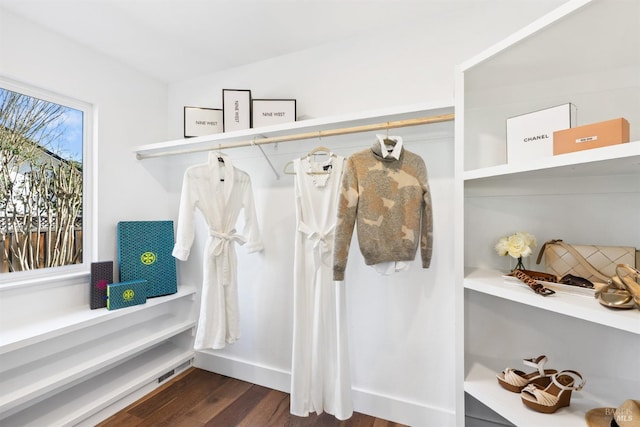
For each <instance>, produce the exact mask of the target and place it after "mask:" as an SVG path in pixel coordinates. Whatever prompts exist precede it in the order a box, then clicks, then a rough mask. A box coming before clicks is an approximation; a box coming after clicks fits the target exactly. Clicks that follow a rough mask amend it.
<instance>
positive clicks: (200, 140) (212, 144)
mask: <svg viewBox="0 0 640 427" xmlns="http://www.w3.org/2000/svg"><path fill="white" fill-rule="evenodd" d="M452 112H453V100H446V101H444V102H430V103H421V104H415V105H409V106H401V107H394V108H387V109H382V110H374V111H364V112H360V113H356V114H347V115H340V116H331V117H324V118H319V119H309V120H301V121H297V122H292V123H285V124H281V125H275V126H269V127H262V128H252V129H245V130H240V131H235V132H228V133H219V134H214V135H207V136H199V137H195V138H185V139H177V140H173V141H166V142H159V143H154V144H147V145H142V146H139V147H136V148H134V150H133V151H134V153H136V155H137V156H138V157H140V158H142V159H144V158H145V157H146V156H154V155H162V154H179V152H180V151H182V150H203V151H204V150H210V149H217V148H218V146H219V145H226V144H233V143H234V142H238V141H247V140H251V139H253V138H262V137H266V136H281V135H292V134H297V133H307V132H317V131H320V130H327V129H335V128H341V127H352V126H361V125H366V124H372V123H383V122H388V121H395V120H406V119H410V118H418V117H421V116H424V115H440V114H449V113H452Z"/></svg>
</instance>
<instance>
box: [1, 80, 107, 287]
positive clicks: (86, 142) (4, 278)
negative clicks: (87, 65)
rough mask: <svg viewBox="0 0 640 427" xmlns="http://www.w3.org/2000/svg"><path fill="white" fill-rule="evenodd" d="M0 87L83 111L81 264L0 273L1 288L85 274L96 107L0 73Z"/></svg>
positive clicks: (90, 251)
mask: <svg viewBox="0 0 640 427" xmlns="http://www.w3.org/2000/svg"><path fill="white" fill-rule="evenodd" d="M0 87H2V88H3V89H7V90H11V91H14V92H18V93H21V94H24V95H27V96H31V97H34V98H38V99H42V100H44V101H47V102H52V103H55V104H59V105H62V106H65V107H69V108H73V109H76V110H80V111H82V113H83V114H82V117H83V120H82V122H83V123H82V182H83V184H82V263H79V264H73V265H65V266H59V267H48V268H39V269H35V270H29V271H15V272H10V273H0V289H8V288H13V287H20V286H26V285H34V284H41V283H44V284H64V282H69V283H71V282H73V280H71V279H73V278H78V277H84V276H88V275H89V273H90V267H91V262H92V261H93V260H94V254H95V253H97V233H96V226H95V223H96V217H95V215H96V212H97V210H96V209H95V203H96V200H97V185H96V177H95V171H96V170H97V168H96V166H97V158H96V157H97V156H95V154H94V153H96V149H95V148H96V141H97V135H96V134H95V130H96V129H97V126H96V118H97V114H96V108H95V106H94V105H93V104H91V103H88V102H85V101H81V100H78V99H74V98H72V97H69V96H65V95H61V94H59V93H56V92H53V91H49V90H46V89H42V88H39V87H36V86H33V85H30V84H26V83H22V82H18V81H16V80H13V79H10V78H7V77H4V76H2V75H0Z"/></svg>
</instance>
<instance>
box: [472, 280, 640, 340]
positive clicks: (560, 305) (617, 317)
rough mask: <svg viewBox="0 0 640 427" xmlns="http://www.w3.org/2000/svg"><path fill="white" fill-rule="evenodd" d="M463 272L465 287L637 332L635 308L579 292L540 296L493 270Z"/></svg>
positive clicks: (639, 329) (638, 322)
mask: <svg viewBox="0 0 640 427" xmlns="http://www.w3.org/2000/svg"><path fill="white" fill-rule="evenodd" d="M465 273H466V274H465V279H464V287H465V288H467V289H471V290H474V291H476V292H482V293H484V294H487V295H493V296H495V297H499V298H503V299H506V300H510V301H515V302H518V303H522V304H526V305H529V306H532V307H537V308H540V309H542V310H547V311H551V312H555V313H559V314H563V315H565V316H570V317H575V318H578V319H582V320H587V321H589V322H594V323H598V324H601V325H605V326H609V327H611V328H616V329H620V330H623V331H626V332H631V333H634V334H636V335H640V311H639V310H636V309H632V310H615V309H609V308H606V307H603V306H601V305H600V304H599V303H598V302H597V301H596V300H595V298H592V297H588V296H583V295H571V294H567V293H560V292H557V293H556V294H554V295H550V296H546V297H543V296H541V295H538V294H536V293H534V292H533V291H532V290H531V289H529V288H528V287H525V286H517V285H514V284H513V283H509V282H508V281H505V279H504V278H503V277H502V275H503V274H504V273H503V272H499V271H495V270H483V269H466V272H465Z"/></svg>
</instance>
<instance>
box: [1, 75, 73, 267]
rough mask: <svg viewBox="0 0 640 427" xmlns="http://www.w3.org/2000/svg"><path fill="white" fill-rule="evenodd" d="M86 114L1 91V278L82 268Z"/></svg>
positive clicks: (23, 95) (16, 93)
mask: <svg viewBox="0 0 640 427" xmlns="http://www.w3.org/2000/svg"><path fill="white" fill-rule="evenodd" d="M83 114H84V113H83V111H81V110H78V109H74V108H71V107H68V106H65V105H61V104H57V103H55V102H49V101H47V100H44V99H39V98H36V97H32V96H29V95H26V94H23V93H19V92H15V91H12V90H8V89H4V88H2V87H0V273H2V274H4V273H11V272H18V271H27V270H34V269H40V268H49V267H59V266H66V265H71V264H80V263H82V261H83V162H82V154H83V135H84V133H83V122H84V117H83Z"/></svg>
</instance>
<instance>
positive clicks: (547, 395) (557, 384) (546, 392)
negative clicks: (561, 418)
mask: <svg viewBox="0 0 640 427" xmlns="http://www.w3.org/2000/svg"><path fill="white" fill-rule="evenodd" d="M578 380H579V381H580V384H578V385H575V384H576V382H577V381H578ZM584 384H585V381H584V379H582V375H581V374H580V373H579V372H576V371H562V372H558V373H556V374H553V375H552V376H551V383H550V384H549V385H548V386H546V387H540V386H538V385H536V384H529V385H527V386H526V387H525V388H523V389H522V392H521V393H520V397H521V398H522V403H524V404H525V405H526V406H527V407H529V408H531V409H533V410H534V411H538V412H543V413H545V414H552V413H554V412H556V411H557V410H558V409H560V408H563V407H565V406H569V404H570V403H571V392H572V391H573V390H576V391H578V390H581V389H582V387H584Z"/></svg>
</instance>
